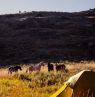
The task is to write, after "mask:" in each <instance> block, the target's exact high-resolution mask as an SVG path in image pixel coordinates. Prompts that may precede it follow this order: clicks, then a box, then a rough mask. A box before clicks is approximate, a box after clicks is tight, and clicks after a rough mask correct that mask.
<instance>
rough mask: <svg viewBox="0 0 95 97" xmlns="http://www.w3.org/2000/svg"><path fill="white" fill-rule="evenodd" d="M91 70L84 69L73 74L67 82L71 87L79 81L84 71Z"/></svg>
mask: <svg viewBox="0 0 95 97" xmlns="http://www.w3.org/2000/svg"><path fill="white" fill-rule="evenodd" d="M88 71H89V72H90V70H82V71H81V72H79V73H77V74H76V75H74V76H72V77H70V78H69V80H68V81H67V82H65V83H66V84H69V86H70V87H72V88H73V87H74V86H75V84H76V82H77V81H78V79H79V78H80V76H81V75H82V74H83V73H84V72H88Z"/></svg>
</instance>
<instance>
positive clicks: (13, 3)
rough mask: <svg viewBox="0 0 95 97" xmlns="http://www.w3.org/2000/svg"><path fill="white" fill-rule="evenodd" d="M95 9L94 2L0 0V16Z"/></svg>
mask: <svg viewBox="0 0 95 97" xmlns="http://www.w3.org/2000/svg"><path fill="white" fill-rule="evenodd" d="M90 8H95V0H0V14H8V13H18V12H19V11H21V12H24V11H28V12H31V11H62V12H78V11H83V10H88V9H90Z"/></svg>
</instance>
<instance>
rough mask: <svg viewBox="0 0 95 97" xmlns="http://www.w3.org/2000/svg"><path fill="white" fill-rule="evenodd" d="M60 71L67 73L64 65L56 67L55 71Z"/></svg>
mask: <svg viewBox="0 0 95 97" xmlns="http://www.w3.org/2000/svg"><path fill="white" fill-rule="evenodd" d="M62 70H64V71H65V72H68V70H67V69H66V66H65V65H64V64H59V65H56V71H62Z"/></svg>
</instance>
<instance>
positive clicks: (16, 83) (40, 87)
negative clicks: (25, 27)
mask: <svg viewBox="0 0 95 97" xmlns="http://www.w3.org/2000/svg"><path fill="white" fill-rule="evenodd" d="M65 64H66V67H67V69H68V70H69V72H68V73H65V72H64V71H58V72H32V73H31V74H28V73H25V70H26V68H27V67H25V66H23V70H22V71H19V72H18V73H14V74H12V75H10V74H8V72H7V68H1V69H0V97H50V96H51V95H52V94H53V93H55V92H56V91H57V90H58V89H59V88H60V87H62V86H63V85H64V82H65V81H67V80H68V79H69V77H70V76H72V75H74V74H76V73H77V72H79V71H81V70H84V69H90V70H95V62H94V61H90V62H88V61H81V62H68V61H67V62H65Z"/></svg>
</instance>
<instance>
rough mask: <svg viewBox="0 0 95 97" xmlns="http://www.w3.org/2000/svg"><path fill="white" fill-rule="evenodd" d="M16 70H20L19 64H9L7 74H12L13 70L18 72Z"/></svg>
mask: <svg viewBox="0 0 95 97" xmlns="http://www.w3.org/2000/svg"><path fill="white" fill-rule="evenodd" d="M18 70H22V68H21V66H11V67H9V68H8V74H12V73H13V72H18Z"/></svg>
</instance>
